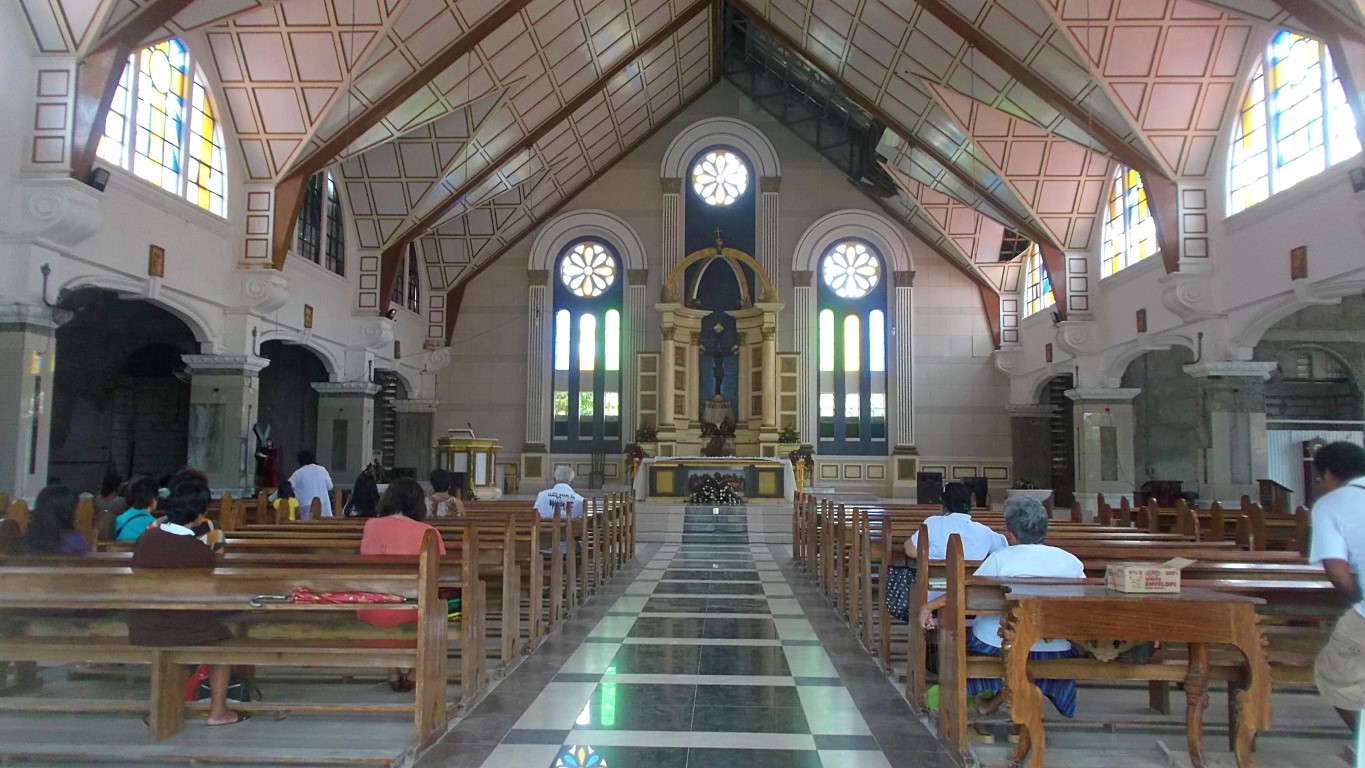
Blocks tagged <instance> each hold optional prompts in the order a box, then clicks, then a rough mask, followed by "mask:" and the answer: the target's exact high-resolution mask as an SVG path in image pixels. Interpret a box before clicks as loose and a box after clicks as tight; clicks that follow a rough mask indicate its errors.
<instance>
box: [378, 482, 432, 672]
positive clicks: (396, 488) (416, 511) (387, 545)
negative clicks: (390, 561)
mask: <svg viewBox="0 0 1365 768" xmlns="http://www.w3.org/2000/svg"><path fill="white" fill-rule="evenodd" d="M426 516H427V505H426V492H425V491H423V490H422V486H420V485H418V484H417V481H416V480H413V479H411V478H406V477H405V478H400V479H398V480H394V481H393V482H392V483H390V484H389V487H388V489H387V490H385V491H384V496H383V497H382V498H380V499H379V517H374V518H371V519H369V520H367V521H365V532H364V534H363V535H361V537H360V554H361V555H418V554H421V552H422V536H423V535H424V534H425V533H426V532H427V531H430V530H434V529H433V528H432V527H431V526H430V525H427V524H426V523H424V522H422V520H423V518H425V517H426ZM440 548H441V554H443V555H444V554H445V553H446V545H445V542H444V541H442V542H440ZM358 616H359V617H360V620H361V621H363V622H365V623H366V624H369V625H371V626H375V627H394V626H398V625H399V624H411V623H412V622H414V621H417V610H416V609H413V610H411V611H389V610H385V611H374V610H371V611H359V612H358ZM410 671H411V670H402V669H397V668H394V669H390V670H389V686H390V687H392V688H393V690H394V691H396V692H398V693H403V692H406V691H411V690H412V689H413V688H415V687H416V685H417V684H416V682H414V681H413V679H412V678H411V677H409V676H408V674H409V672H410Z"/></svg>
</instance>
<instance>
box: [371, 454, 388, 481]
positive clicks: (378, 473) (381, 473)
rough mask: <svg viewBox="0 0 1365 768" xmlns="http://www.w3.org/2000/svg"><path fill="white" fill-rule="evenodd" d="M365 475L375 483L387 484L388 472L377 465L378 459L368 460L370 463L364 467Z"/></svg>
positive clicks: (382, 466) (379, 464)
mask: <svg viewBox="0 0 1365 768" xmlns="http://www.w3.org/2000/svg"><path fill="white" fill-rule="evenodd" d="M365 473H366V474H368V475H369V476H370V477H373V478H374V481H375V482H376V483H387V482H388V481H389V479H390V478H389V470H387V469H385V468H384V465H383V464H381V463H379V457H378V456H376V457H375V458H373V459H370V463H369V464H367V465H365Z"/></svg>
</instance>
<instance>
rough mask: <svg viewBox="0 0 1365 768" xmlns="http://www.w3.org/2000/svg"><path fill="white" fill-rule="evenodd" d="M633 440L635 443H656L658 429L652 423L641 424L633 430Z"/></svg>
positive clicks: (657, 440)
mask: <svg viewBox="0 0 1365 768" xmlns="http://www.w3.org/2000/svg"><path fill="white" fill-rule="evenodd" d="M635 442H637V443H657V442H659V430H657V429H655V428H654V425H653V424H641V425H640V426H639V427H638V428H637V429H636V430H635Z"/></svg>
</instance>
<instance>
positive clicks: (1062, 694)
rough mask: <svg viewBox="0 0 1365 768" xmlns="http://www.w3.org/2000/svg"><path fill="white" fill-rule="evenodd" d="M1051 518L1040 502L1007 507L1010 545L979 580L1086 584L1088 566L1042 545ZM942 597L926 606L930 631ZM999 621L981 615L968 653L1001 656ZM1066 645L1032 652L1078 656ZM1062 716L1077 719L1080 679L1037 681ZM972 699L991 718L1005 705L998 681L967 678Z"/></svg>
mask: <svg viewBox="0 0 1365 768" xmlns="http://www.w3.org/2000/svg"><path fill="white" fill-rule="evenodd" d="M1047 525H1048V515H1047V510H1046V509H1044V508H1043V505H1042V503H1040V502H1039V501H1038V500H1037V499H1030V498H1024V497H1015V498H1011V499H1009V500H1007V501H1006V502H1005V531H1006V538H1007V539H1008V540H1009V543H1010V546H1008V547H1005V548H1004V549H1001V550H998V551H996V552H993V553H991V555H990V557H987V558H986V559H985V560H983V561H982V563H981V566H980V567H979V568H977V569H976V573H975V574H974V575H976V576H982V577H985V578H988V579H1001V580H1009V579H1012V578H1050V579H1083V578H1085V565H1084V564H1083V563H1081V561H1080V560H1078V559H1077V558H1076V556H1075V555H1073V554H1071V553H1070V552H1067V551H1066V550H1065V549H1061V548H1059V547H1052V546H1048V545H1047V544H1044V543H1043V539H1045V538H1047ZM943 603H944V599H943V598H939V599H937V600H932V601H930V602H929V603H927V604H925V606H924V610H922V611H921V612H920V615H919V620H920V624H921V625H922V626H923V627H924V628H925V629H933V628H934V627H935V626H937V621H936V620H935V619H934V616H933V611H936V610H938V609H939V608H942V607H943ZM1000 643H1001V639H1000V617H999V616H981V617H978V618H977V620H976V623H975V624H973V625H972V630H971V631H970V632H968V633H967V653H968V654H971V655H973V656H999V655H1000ZM1075 655H1076V652H1075V651H1073V650H1072V648H1071V643H1070V642H1068V641H1067V640H1039V641H1038V642H1037V643H1034V644H1033V648H1031V649H1030V650H1029V658H1030V659H1065V658H1070V657H1072V656H1075ZM1033 682H1034V684H1035V685H1037V686H1038V688H1039V689H1041V690H1042V692H1043V695H1044V696H1046V697H1047V698H1048V699H1049V700H1050V701H1051V702H1052V703H1053V705H1054V706H1056V707H1057V711H1058V712H1060V713H1062V714H1063V715H1064V716H1066V717H1075V715H1076V681H1075V680H1034V681H1033ZM967 695H969V696H976V710H977V712H978V713H979V714H981V715H990V714H992V713H994V712H995V711H996V710H997V709H999V708H1000V705H1001V704H1002V703H1004V697H1003V696H1001V695H1000V681H999V680H998V679H987V678H968V680H967Z"/></svg>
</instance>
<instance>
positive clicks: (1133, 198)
mask: <svg viewBox="0 0 1365 768" xmlns="http://www.w3.org/2000/svg"><path fill="white" fill-rule="evenodd" d="M1156 251H1157V243H1156V222H1155V221H1153V220H1152V209H1151V207H1150V206H1149V205H1148V203H1147V190H1146V189H1144V188H1143V186H1142V174H1140V173H1138V172H1137V171H1134V170H1132V169H1130V168H1119V169H1118V170H1117V171H1116V172H1115V173H1114V185H1113V187H1112V188H1111V189H1110V193H1109V206H1108V207H1107V208H1106V210H1105V219H1104V249H1103V251H1102V253H1101V256H1102V263H1101V264H1100V277H1109V276H1110V275H1113V274H1116V273H1117V272H1118V271H1119V270H1121V269H1124V268H1125V267H1130V266H1132V265H1134V264H1136V263H1138V262H1139V261H1142V260H1143V259H1145V258H1147V257H1148V256H1151V255H1152V254H1153V253H1156Z"/></svg>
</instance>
